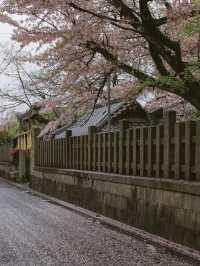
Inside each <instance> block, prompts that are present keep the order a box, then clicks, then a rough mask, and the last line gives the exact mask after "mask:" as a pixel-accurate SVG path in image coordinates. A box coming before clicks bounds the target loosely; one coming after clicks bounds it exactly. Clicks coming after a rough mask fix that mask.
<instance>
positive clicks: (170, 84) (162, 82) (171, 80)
mask: <svg viewBox="0 0 200 266" xmlns="http://www.w3.org/2000/svg"><path fill="white" fill-rule="evenodd" d="M143 86H144V87H146V86H147V87H148V86H150V87H160V88H163V89H164V90H167V91H172V92H174V93H175V92H176V93H177V94H181V93H182V92H183V91H184V90H185V86H184V82H183V81H182V80H179V79H177V78H176V77H172V76H158V77H157V78H156V79H155V80H148V81H146V82H144V83H143Z"/></svg>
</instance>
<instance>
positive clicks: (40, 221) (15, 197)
mask: <svg viewBox="0 0 200 266" xmlns="http://www.w3.org/2000/svg"><path fill="white" fill-rule="evenodd" d="M0 265H12V266H13V265H19V266H24V265H26V266H28V265H44V266H47V265H52V266H57V265H58V266H61V265H70V266H79V265H81V266H82V265H88V266H97V265H98V266H100V265H101V266H107V265H109V266H111V265H113V266H118V265H120V266H121V265H123V266H129V265H137V266H141V265H146V266H151V265H153V266H154V265H160V266H161V265H162V266H165V265H174V266H186V265H194V263H193V264H192V263H191V262H188V261H184V259H183V258H181V257H177V256H175V255H171V254H170V253H168V252H167V251H166V250H164V249H158V248H155V247H154V246H151V245H148V244H146V243H145V242H143V241H140V240H137V239H134V238H133V237H129V236H126V235H124V234H121V233H118V232H115V231H112V230H110V229H108V228H106V227H104V226H102V225H101V224H100V223H99V222H97V221H95V220H94V219H88V218H85V217H83V216H81V215H79V214H77V213H74V212H73V211H70V210H67V209H65V208H62V207H60V206H57V205H54V204H52V203H50V202H48V201H46V200H43V199H41V198H39V197H37V196H33V195H32V194H30V193H27V191H22V190H20V189H17V188H15V187H14V186H12V185H9V184H7V183H5V182H3V181H2V180H0Z"/></svg>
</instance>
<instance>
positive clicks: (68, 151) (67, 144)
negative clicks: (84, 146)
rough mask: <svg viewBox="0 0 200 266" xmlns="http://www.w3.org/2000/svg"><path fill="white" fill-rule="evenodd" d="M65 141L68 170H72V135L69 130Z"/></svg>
mask: <svg viewBox="0 0 200 266" xmlns="http://www.w3.org/2000/svg"><path fill="white" fill-rule="evenodd" d="M65 134H66V135H65V136H66V137H65V139H66V140H65V141H66V153H65V154H66V168H67V169H70V168H71V146H70V139H71V135H72V131H71V130H67V131H66V133H65Z"/></svg>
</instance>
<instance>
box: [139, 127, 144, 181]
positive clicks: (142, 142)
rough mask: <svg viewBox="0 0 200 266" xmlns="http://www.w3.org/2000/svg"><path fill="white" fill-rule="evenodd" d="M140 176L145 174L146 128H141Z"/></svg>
mask: <svg viewBox="0 0 200 266" xmlns="http://www.w3.org/2000/svg"><path fill="white" fill-rule="evenodd" d="M140 176H144V128H140Z"/></svg>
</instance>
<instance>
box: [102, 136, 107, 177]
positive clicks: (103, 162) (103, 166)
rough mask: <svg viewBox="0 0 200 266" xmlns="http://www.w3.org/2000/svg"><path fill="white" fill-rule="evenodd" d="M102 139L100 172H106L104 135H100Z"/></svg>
mask: <svg viewBox="0 0 200 266" xmlns="http://www.w3.org/2000/svg"><path fill="white" fill-rule="evenodd" d="M102 137H103V142H102V144H103V147H102V148H103V149H102V151H103V152H102V171H103V172H106V133H103V134H102Z"/></svg>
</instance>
